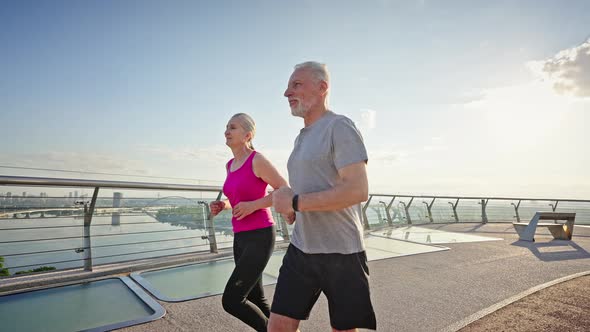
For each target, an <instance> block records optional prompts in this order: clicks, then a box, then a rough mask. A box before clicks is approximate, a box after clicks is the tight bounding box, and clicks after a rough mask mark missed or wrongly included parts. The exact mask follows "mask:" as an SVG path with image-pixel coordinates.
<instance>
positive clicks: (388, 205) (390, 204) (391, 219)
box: [385, 196, 395, 226]
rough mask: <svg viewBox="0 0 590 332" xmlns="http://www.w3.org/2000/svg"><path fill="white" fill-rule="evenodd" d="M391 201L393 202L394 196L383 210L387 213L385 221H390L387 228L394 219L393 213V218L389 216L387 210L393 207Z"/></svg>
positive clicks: (391, 224)
mask: <svg viewBox="0 0 590 332" xmlns="http://www.w3.org/2000/svg"><path fill="white" fill-rule="evenodd" d="M393 201H395V196H393V198H392V199H391V201H390V202H389V204H387V207H386V208H385V212H387V219H388V220H390V222H389V226H393V219H395V213H394V214H393V217H391V215H390V214H389V210H390V209H391V206H392V205H393Z"/></svg>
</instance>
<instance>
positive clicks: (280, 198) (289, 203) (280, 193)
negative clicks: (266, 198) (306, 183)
mask: <svg viewBox="0 0 590 332" xmlns="http://www.w3.org/2000/svg"><path fill="white" fill-rule="evenodd" d="M293 196H295V194H294V193H293V190H292V189H291V188H289V187H286V186H285V187H280V188H279V189H277V190H275V191H273V193H272V206H273V208H274V209H275V211H276V212H277V213H284V214H291V213H293V212H295V211H294V210H293Z"/></svg>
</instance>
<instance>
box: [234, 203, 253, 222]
mask: <svg viewBox="0 0 590 332" xmlns="http://www.w3.org/2000/svg"><path fill="white" fill-rule="evenodd" d="M256 210H258V209H257V208H256V204H254V202H240V203H238V204H236V206H234V207H233V214H234V217H236V219H237V220H242V219H244V218H245V217H246V216H248V215H250V214H252V212H254V211H256Z"/></svg>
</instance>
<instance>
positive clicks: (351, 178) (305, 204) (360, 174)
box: [298, 161, 369, 211]
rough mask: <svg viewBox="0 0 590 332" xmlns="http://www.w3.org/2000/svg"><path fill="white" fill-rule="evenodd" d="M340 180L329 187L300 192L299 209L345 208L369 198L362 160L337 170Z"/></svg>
mask: <svg viewBox="0 0 590 332" xmlns="http://www.w3.org/2000/svg"><path fill="white" fill-rule="evenodd" d="M338 175H340V181H338V183H337V184H336V185H335V186H334V187H332V188H331V189H328V190H324V191H319V192H315V193H307V194H300V195H299V201H298V208H299V211H332V210H340V209H343V208H347V207H349V206H352V205H355V204H358V203H360V202H364V201H366V200H367V199H369V181H368V180H367V166H366V164H365V162H364V161H362V162H358V163H354V164H350V165H348V166H344V167H343V168H341V169H339V170H338Z"/></svg>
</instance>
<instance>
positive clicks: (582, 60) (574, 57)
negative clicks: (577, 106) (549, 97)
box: [527, 39, 590, 97]
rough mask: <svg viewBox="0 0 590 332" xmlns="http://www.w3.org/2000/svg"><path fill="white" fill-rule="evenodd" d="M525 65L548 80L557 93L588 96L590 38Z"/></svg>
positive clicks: (589, 83)
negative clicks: (549, 56)
mask: <svg viewBox="0 0 590 332" xmlns="http://www.w3.org/2000/svg"><path fill="white" fill-rule="evenodd" d="M527 65H528V67H529V68H530V69H531V70H532V71H533V72H534V73H535V74H537V75H538V76H540V77H541V78H543V79H545V80H547V81H549V82H550V83H551V84H552V86H553V89H554V90H555V91H556V92H557V93H560V94H564V95H572V96H576V97H590V39H588V40H586V41H585V42H584V43H582V44H581V45H578V46H575V47H572V48H569V49H565V50H562V51H560V52H559V53H557V54H556V55H555V56H554V57H552V58H549V59H545V60H541V61H531V62H529V63H527Z"/></svg>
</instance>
